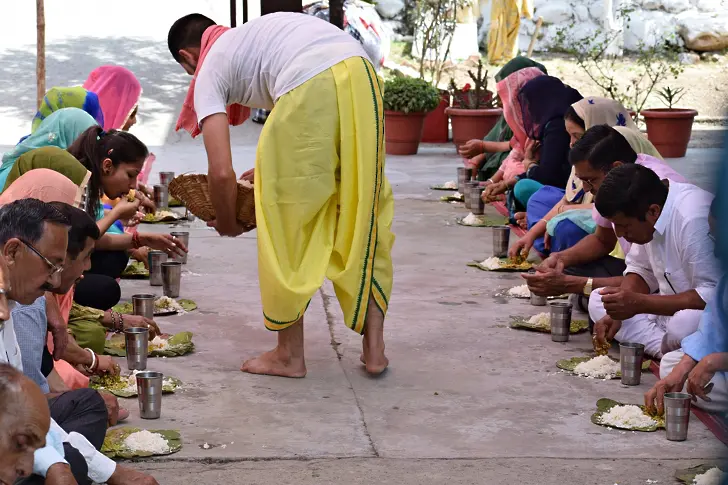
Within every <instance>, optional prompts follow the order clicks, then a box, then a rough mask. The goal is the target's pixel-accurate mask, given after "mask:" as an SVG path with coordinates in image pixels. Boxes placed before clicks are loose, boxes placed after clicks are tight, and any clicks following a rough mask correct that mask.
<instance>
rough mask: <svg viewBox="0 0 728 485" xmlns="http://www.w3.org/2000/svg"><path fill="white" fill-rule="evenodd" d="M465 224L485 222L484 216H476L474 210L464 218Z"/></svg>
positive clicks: (472, 224)
mask: <svg viewBox="0 0 728 485" xmlns="http://www.w3.org/2000/svg"><path fill="white" fill-rule="evenodd" d="M462 222H463V224H465V225H466V226H474V225H476V224H482V223H483V216H476V215H475V214H473V213H472V212H471V213H470V214H468V215H467V216H465V217H464V218H463V221H462Z"/></svg>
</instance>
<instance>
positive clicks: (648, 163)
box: [523, 125, 687, 301]
mask: <svg viewBox="0 0 728 485" xmlns="http://www.w3.org/2000/svg"><path fill="white" fill-rule="evenodd" d="M569 161H570V162H571V164H572V165H573V166H574V170H575V172H576V176H577V177H579V179H580V180H581V181H582V183H583V186H584V190H588V191H589V192H591V193H592V194H594V195H595V196H596V195H597V193H598V192H599V187H600V186H601V185H602V182H603V181H604V179H605V177H606V176H607V174H608V173H609V172H610V170H612V169H613V168H616V167H619V166H621V165H626V164H637V165H642V166H644V167H647V168H649V169H650V170H652V171H653V172H655V173H656V174H657V175H658V176H659V177H660V178H661V179H668V180H671V181H675V182H681V183H682V182H687V180H686V179H685V178H684V177H683V176H682V175H680V174H679V173H677V172H676V171H675V170H673V169H672V168H671V167H670V166H669V165H667V164H666V163H665V162H664V161H662V160H660V159H658V158H655V157H651V156H649V155H646V154H643V153H639V154H638V153H637V152H635V150H634V149H633V148H632V146H631V145H630V144H629V142H628V141H627V139H626V138H625V137H623V136H622V135H621V134H620V133H619V132H618V131H617V130H615V129H614V128H611V127H609V126H607V125H597V126H593V127H592V128H590V129H589V130H587V131H586V133H584V136H583V137H582V138H581V139H580V140H579V141H577V142H576V143H575V144H574V146H573V147H571V152H570V153H569ZM592 216H593V218H594V221H595V222H596V231H595V232H594V233H593V234H590V235H588V236H586V237H585V238H584V239H582V240H581V241H579V242H578V243H576V244H575V245H574V246H572V247H570V248H569V249H566V250H564V251H561V252H555V253H551V255H549V257H548V258H546V259H545V260H544V261H543V262H542V263H541V264H540V265H539V266H537V267H536V273H535V274H527V275H523V277H524V278H525V279H526V280H527V282H528V287H529V289H530V290H531V291H532V292H534V293H535V294H537V295H542V296H557V295H562V294H564V293H575V294H578V295H582V296H583V297H584V300H585V301H586V298H588V297H589V295H590V294H591V292H592V290H594V289H596V288H602V287H605V286H619V285H620V284H621V282H622V277H623V276H622V273H623V272H624V270H625V268H626V265H625V263H624V258H625V255H626V254H627V253H628V252H629V248H630V246H631V244H630V242H629V241H627V240H626V239H625V238H623V237H617V234H615V232H614V226H613V225H612V223H611V222H610V221H608V220H607V219H605V218H604V217H602V216H601V215H600V214H599V212H598V211H597V209H596V208H594V210H593V214H592Z"/></svg>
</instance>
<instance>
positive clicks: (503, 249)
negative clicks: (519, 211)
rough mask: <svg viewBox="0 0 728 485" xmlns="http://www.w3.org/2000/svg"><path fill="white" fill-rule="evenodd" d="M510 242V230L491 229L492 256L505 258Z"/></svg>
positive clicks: (506, 228) (508, 228)
mask: <svg viewBox="0 0 728 485" xmlns="http://www.w3.org/2000/svg"><path fill="white" fill-rule="evenodd" d="M510 240H511V228H510V227H508V226H495V227H493V256H495V257H496V258H505V257H506V256H508V244H509V243H510Z"/></svg>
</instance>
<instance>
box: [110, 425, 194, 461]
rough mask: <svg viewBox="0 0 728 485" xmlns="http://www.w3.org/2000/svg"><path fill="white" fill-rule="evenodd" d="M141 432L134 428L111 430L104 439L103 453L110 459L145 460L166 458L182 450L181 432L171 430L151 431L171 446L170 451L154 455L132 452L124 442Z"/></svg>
mask: <svg viewBox="0 0 728 485" xmlns="http://www.w3.org/2000/svg"><path fill="white" fill-rule="evenodd" d="M137 431H141V429H140V428H132V427H129V426H124V427H121V428H114V429H110V430H108V431H107V432H106V438H104V444H103V446H101V453H103V454H104V455H106V456H108V457H109V458H125V459H127V460H128V459H131V458H145V457H149V456H164V455H171V454H172V453H177V452H178V451H179V450H181V449H182V436H181V435H180V434H179V431H175V430H171V429H159V430H157V429H150V430H148V431H149V432H150V433H157V434H160V435H162V437H163V438H164V439H165V440H166V441H167V444H168V445H169V451H168V452H166V453H152V452H146V451H138V450H137V451H132V450H129V449H127V448H126V447H125V446H124V440H125V439H126V438H127V436H129V435H130V434H132V433H136V432H137Z"/></svg>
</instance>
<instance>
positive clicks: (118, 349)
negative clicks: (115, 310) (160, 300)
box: [104, 332, 195, 357]
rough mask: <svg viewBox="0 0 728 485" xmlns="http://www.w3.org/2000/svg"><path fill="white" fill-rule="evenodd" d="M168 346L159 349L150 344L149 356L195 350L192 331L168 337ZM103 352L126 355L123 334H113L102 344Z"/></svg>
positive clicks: (120, 355)
mask: <svg viewBox="0 0 728 485" xmlns="http://www.w3.org/2000/svg"><path fill="white" fill-rule="evenodd" d="M168 343H169V347H168V348H166V349H164V350H160V349H154V348H152V346H151V345H150V348H149V357H179V356H181V355H186V354H189V353H191V352H194V350H195V344H194V343H193V342H192V332H180V333H177V334H174V335H172V336H170V337H169V338H168ZM104 354H106V355H115V356H116V357H126V341H125V339H124V335H123V334H119V333H117V334H115V335H113V336H112V337H111V338H110V339H108V340H107V341H106V343H105V345H104Z"/></svg>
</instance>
